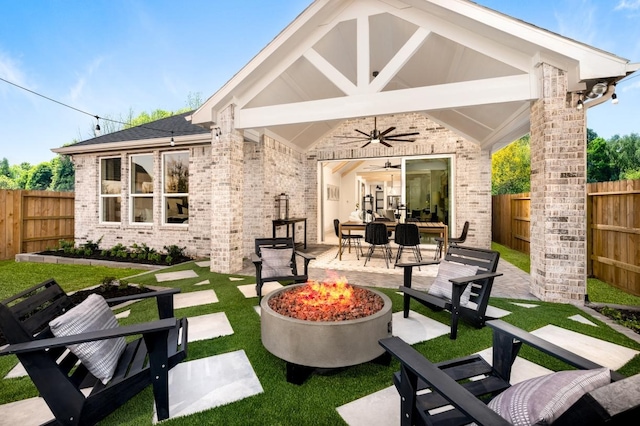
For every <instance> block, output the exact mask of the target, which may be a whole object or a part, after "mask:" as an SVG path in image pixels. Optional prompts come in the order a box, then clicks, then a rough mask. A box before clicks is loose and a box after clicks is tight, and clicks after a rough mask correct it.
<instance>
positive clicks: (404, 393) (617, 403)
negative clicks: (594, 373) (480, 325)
mask: <svg viewBox="0 0 640 426" xmlns="http://www.w3.org/2000/svg"><path fill="white" fill-rule="evenodd" d="M487 325H488V326H489V327H491V328H492V329H493V362H492V365H489V363H487V362H486V361H485V360H484V359H483V358H482V357H481V356H480V355H471V356H468V357H464V358H458V359H453V360H450V361H444V362H441V363H437V364H433V363H431V362H430V361H429V360H428V359H427V358H425V357H424V356H423V355H422V354H421V353H420V352H418V351H417V350H415V349H414V348H413V347H411V346H410V345H409V344H407V343H406V342H404V341H403V340H402V339H400V338H398V337H390V338H386V339H381V340H380V345H382V347H384V348H385V350H386V351H387V352H388V353H389V354H391V355H392V356H394V357H395V358H397V359H398V360H399V361H400V371H399V372H397V373H394V375H393V382H394V384H395V386H396V389H397V390H398V393H399V394H400V396H401V401H402V402H401V420H400V424H401V425H448V426H457V425H466V424H469V423H472V422H475V424H478V425H487V426H489V425H490V426H494V425H495V426H498V425H510V424H511V423H509V422H508V421H507V420H505V419H504V418H503V417H502V416H500V415H498V414H497V413H496V412H495V411H493V410H492V409H491V408H490V407H488V406H487V405H486V404H487V403H488V402H489V401H490V400H491V399H493V398H494V397H496V396H497V395H499V394H501V393H502V392H504V391H505V390H507V389H508V388H509V387H510V386H511V385H510V383H509V380H510V377H511V370H512V365H513V362H514V361H515V359H516V356H517V355H518V352H519V350H520V347H521V346H522V344H523V343H524V344H527V345H528V346H531V347H532V348H535V349H537V350H539V351H541V352H543V353H546V354H548V355H551V356H553V357H555V358H557V359H559V360H562V361H564V362H566V363H567V364H569V365H570V366H573V367H575V368H576V369H578V370H590V369H597V368H602V367H601V366H600V365H598V364H596V363H594V362H592V361H590V360H588V359H585V358H583V357H580V356H578V355H576V354H574V353H572V352H569V351H567V350H566V349H563V348H561V347H559V346H556V345H554V344H552V343H549V342H547V341H546V340H543V339H541V338H539V337H537V336H534V335H533V334H530V333H528V332H526V331H524V330H521V329H519V328H517V327H515V326H513V325H510V324H507V323H506V322H504V321H501V320H492V321H488V322H487ZM608 374H609V377H608V378H607V381H609V379H610V380H611V383H610V384H604V385H602V386H601V387H598V388H596V389H594V390H592V391H589V392H587V393H585V394H584V395H582V396H576V398H579V399H578V400H577V401H576V402H574V403H573V404H571V405H570V406H568V407H564V408H565V409H566V411H564V413H562V412H561V411H559V413H558V418H557V419H556V420H555V421H553V425H558V426H561V425H581V426H582V425H587V426H590V425H605V424H606V425H628V424H634V423H635V421H637V418H638V415H639V414H640V375H635V376H632V377H628V378H624V377H623V376H622V375H620V374H619V373H617V372H615V371H610V372H608ZM471 378H473V380H469V379H471ZM573 388H574V389H575V388H579V386H578V385H576V386H573ZM427 389H430V390H431V391H432V392H425V391H426V390H427ZM541 393H543V389H542V388H541V387H539V388H536V392H535V393H534V396H533V397H536V395H538V394H541ZM563 396H565V397H566V395H563ZM558 398H559V399H561V397H560V396H558ZM524 399H525V398H524V397H523V394H520V395H519V397H518V398H514V400H515V401H516V402H515V403H524ZM447 405H451V406H453V409H451V410H445V411H443V410H438V408H440V407H444V406H447ZM512 408H516V407H513V406H512Z"/></svg>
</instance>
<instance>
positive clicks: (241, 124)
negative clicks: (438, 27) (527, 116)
mask: <svg viewBox="0 0 640 426" xmlns="http://www.w3.org/2000/svg"><path fill="white" fill-rule="evenodd" d="M532 86H535V81H533V80H532V79H531V78H530V76H529V75H526V74H525V75H516V76H508V77H499V78H488V79H483V80H477V81H465V82H459V83H449V84H442V85H438V86H428V87H419V88H414V89H404V90H395V91H389V92H380V93H375V94H366V93H365V94H356V95H352V96H348V97H343V98H332V99H321V100H316V101H309V102H298V103H292V104H284V105H274V106H268V107H260V108H245V109H238V110H236V115H235V119H236V122H235V125H236V128H239V129H242V128H251V127H267V126H276V125H285V124H294V123H305V122H317V121H325V120H344V119H346V118H356V117H366V116H372V115H385V114H393V113H406V112H417V111H430V110H440V109H450V108H459V107H468V106H474V105H487V104H495V103H503V102H513V101H523V100H531V99H535V98H536V96H537V86H536V87H532Z"/></svg>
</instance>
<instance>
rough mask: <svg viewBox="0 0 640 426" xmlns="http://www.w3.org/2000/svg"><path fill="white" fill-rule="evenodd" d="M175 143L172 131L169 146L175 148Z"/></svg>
mask: <svg viewBox="0 0 640 426" xmlns="http://www.w3.org/2000/svg"><path fill="white" fill-rule="evenodd" d="M175 145H176V142H175V141H174V140H173V130H172V131H171V146H175Z"/></svg>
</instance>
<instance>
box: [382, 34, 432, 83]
mask: <svg viewBox="0 0 640 426" xmlns="http://www.w3.org/2000/svg"><path fill="white" fill-rule="evenodd" d="M429 33H430V31H429V30H426V29H424V28H420V27H419V28H418V29H417V30H416V32H415V33H413V35H412V36H411V37H410V38H409V40H407V42H406V43H405V44H404V46H402V47H401V48H400V49H399V50H398V52H396V54H395V55H394V56H393V58H391V60H390V61H389V63H387V65H386V66H385V67H384V68H383V69H382V71H380V73H379V74H378V76H377V77H376V78H375V79H374V80H373V81H372V82H371V85H370V87H369V91H370V92H380V91H382V89H384V88H385V86H386V85H387V84H389V82H390V81H391V79H392V78H393V77H394V76H395V75H396V74H397V73H398V72H399V71H400V70H401V69H402V67H404V65H405V64H406V63H407V62H408V61H409V59H411V57H412V56H413V54H414V53H416V51H417V50H418V49H420V46H422V43H424V41H425V40H426V39H427V37H428V36H429Z"/></svg>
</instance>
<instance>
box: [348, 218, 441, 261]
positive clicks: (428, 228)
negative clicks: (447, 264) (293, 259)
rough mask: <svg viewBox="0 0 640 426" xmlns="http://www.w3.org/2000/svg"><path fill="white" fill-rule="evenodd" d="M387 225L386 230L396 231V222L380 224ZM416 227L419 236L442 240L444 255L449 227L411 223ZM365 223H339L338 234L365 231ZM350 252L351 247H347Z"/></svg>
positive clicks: (439, 224)
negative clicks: (436, 236) (432, 236)
mask: <svg viewBox="0 0 640 426" xmlns="http://www.w3.org/2000/svg"><path fill="white" fill-rule="evenodd" d="M380 223H384V224H385V225H387V229H388V230H389V231H394V230H395V229H396V225H397V223H396V222H380ZM411 223H414V224H415V225H417V226H418V230H419V231H420V233H421V234H434V235H438V236H439V237H441V238H442V239H443V240H444V248H443V249H442V252H443V253H446V251H447V247H448V246H449V227H448V226H447V225H446V224H444V223H442V222H411ZM366 225H367V224H366V223H362V222H341V223H340V225H339V230H338V231H339V234H340V235H343V233H344V234H346V235H351V231H362V230H364V229H365V226H366ZM338 240H339V241H338V258H339V259H340V260H342V250H343V247H344V245H343V239H342V238H339V239H338ZM349 250H351V247H349Z"/></svg>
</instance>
